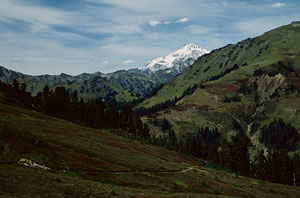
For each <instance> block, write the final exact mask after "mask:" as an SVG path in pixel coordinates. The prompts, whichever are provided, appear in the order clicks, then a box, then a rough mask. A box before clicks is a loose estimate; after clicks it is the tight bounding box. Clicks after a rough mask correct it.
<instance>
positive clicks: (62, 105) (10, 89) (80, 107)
mask: <svg viewBox="0 0 300 198" xmlns="http://www.w3.org/2000/svg"><path fill="white" fill-rule="evenodd" d="M0 91H3V92H4V93H6V94H7V95H9V96H11V97H12V98H15V99H16V100H17V101H20V102H21V104H22V105H23V106H25V107H27V108H34V109H35V110H38V111H41V112H44V113H45V114H47V115H50V116H54V117H57V118H61V119H65V120H68V121H72V122H75V123H82V124H85V125H86V126H88V127H92V128H98V129H102V128H116V129H123V130H126V131H128V132H129V133H131V134H133V135H135V136H140V137H142V138H148V137H149V136H150V135H149V127H148V126H147V125H146V124H143V123H142V121H141V119H140V116H139V114H138V113H137V112H136V111H134V110H133V105H132V104H122V105H119V104H117V103H115V102H105V101H102V100H101V99H94V100H88V101H84V100H83V99H82V98H80V99H79V97H78V94H77V91H73V92H72V93H69V92H68V91H67V90H66V88H65V87H56V88H55V89H54V90H52V89H50V87H49V86H48V85H45V87H44V89H43V91H42V92H39V93H38V94H37V96H36V97H32V96H31V94H30V93H29V92H27V91H26V84H25V83H22V84H21V85H19V83H18V81H17V80H14V81H13V84H12V85H10V84H7V83H3V82H0Z"/></svg>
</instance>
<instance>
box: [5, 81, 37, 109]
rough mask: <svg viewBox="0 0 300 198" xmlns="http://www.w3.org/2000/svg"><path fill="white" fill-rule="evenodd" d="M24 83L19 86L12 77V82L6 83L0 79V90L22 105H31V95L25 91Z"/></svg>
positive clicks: (27, 106) (29, 106)
mask: <svg viewBox="0 0 300 198" xmlns="http://www.w3.org/2000/svg"><path fill="white" fill-rule="evenodd" d="M26 87H27V86H26V84H25V83H22V85H21V87H20V85H19V82H18V81H17V80H16V79H14V81H13V84H12V85H10V84H7V83H3V82H1V81H0V91H3V92H4V93H6V94H7V95H8V96H10V97H12V98H14V99H16V100H18V101H19V102H20V103H21V104H22V105H23V106H24V107H26V108H31V107H32V101H33V100H32V97H31V94H30V93H29V92H27V91H26Z"/></svg>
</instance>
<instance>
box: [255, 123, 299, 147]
mask: <svg viewBox="0 0 300 198" xmlns="http://www.w3.org/2000/svg"><path fill="white" fill-rule="evenodd" d="M298 139H299V135H298V132H297V130H296V129H295V128H294V127H292V126H291V125H290V124H286V123H285V122H284V121H283V119H279V120H274V121H273V122H271V123H270V124H269V125H268V126H264V127H263V128H262V133H261V136H260V141H261V142H262V143H264V144H265V145H266V146H270V147H273V148H276V149H279V150H280V149H287V150H294V149H296V146H297V142H298Z"/></svg>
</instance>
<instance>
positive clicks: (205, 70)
mask: <svg viewBox="0 0 300 198" xmlns="http://www.w3.org/2000/svg"><path fill="white" fill-rule="evenodd" d="M210 69H211V67H210V66H208V67H206V68H205V69H204V70H203V73H206V72H207V71H208V70H210Z"/></svg>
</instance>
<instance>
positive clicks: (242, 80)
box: [233, 79, 248, 86]
mask: <svg viewBox="0 0 300 198" xmlns="http://www.w3.org/2000/svg"><path fill="white" fill-rule="evenodd" d="M247 81H248V79H239V80H235V82H234V83H233V84H234V85H238V86H239V85H242V84H245V83H246V82H247Z"/></svg>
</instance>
